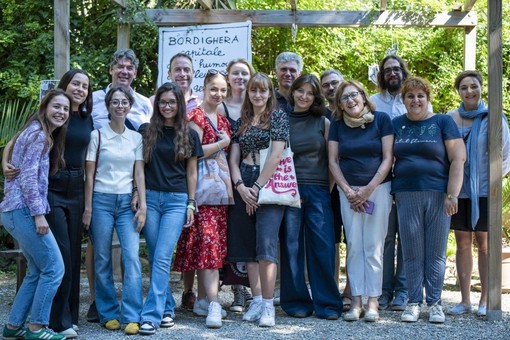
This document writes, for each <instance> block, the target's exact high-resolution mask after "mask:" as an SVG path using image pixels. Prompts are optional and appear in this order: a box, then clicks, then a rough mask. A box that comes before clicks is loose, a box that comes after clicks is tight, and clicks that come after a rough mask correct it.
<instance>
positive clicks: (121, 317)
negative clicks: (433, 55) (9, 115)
mask: <svg viewBox="0 0 510 340" xmlns="http://www.w3.org/2000/svg"><path fill="white" fill-rule="evenodd" d="M275 64H276V65H275V67H276V69H275V74H276V80H277V82H278V88H277V89H274V87H273V83H272V80H271V79H270V77H269V76H268V75H267V74H265V73H262V72H255V70H254V68H253V66H252V65H251V64H250V63H249V62H248V61H247V60H245V59H234V60H232V61H230V63H229V64H228V66H227V69H226V70H216V69H210V70H208V72H207V73H206V75H205V78H204V87H203V97H199V96H197V95H196V94H195V93H193V91H192V89H191V83H192V81H193V76H194V68H193V62H192V59H191V58H190V56H188V55H186V54H183V53H178V54H176V55H175V56H173V57H172V59H171V60H170V63H169V71H168V76H169V79H170V80H171V81H170V82H168V83H165V84H163V85H161V86H160V87H159V88H158V89H157V91H156V93H155V95H154V96H153V97H151V98H150V99H149V98H147V97H144V96H142V95H141V94H139V93H137V92H136V91H134V90H133V89H132V87H131V83H132V82H133V80H134V79H135V78H136V74H137V69H138V59H137V58H136V55H135V54H134V52H133V51H132V50H118V51H117V52H116V53H115V54H114V56H113V58H112V63H111V65H110V69H109V72H110V75H111V77H112V83H111V84H110V85H109V86H108V87H107V88H106V89H105V90H99V91H95V92H92V86H91V81H90V77H89V76H88V74H87V73H86V72H85V71H82V70H77V69H73V70H70V71H68V72H67V73H66V74H65V75H64V76H63V77H62V79H61V81H60V83H59V85H58V88H57V89H55V90H51V91H50V92H49V93H48V94H47V95H46V96H45V98H44V99H43V100H42V102H41V104H40V108H39V110H38V111H37V112H36V113H35V114H34V115H33V116H32V117H31V118H30V120H29V122H28V123H27V125H26V126H25V127H24V128H23V129H22V130H21V131H20V133H18V134H17V135H16V136H15V137H14V138H13V139H12V140H11V142H10V143H9V144H8V146H7V148H6V150H5V152H4V157H3V160H2V168H3V172H4V175H5V177H6V183H5V197H4V200H3V201H2V203H1V204H0V211H1V212H2V218H3V223H4V225H5V227H6V229H7V231H8V232H9V233H10V234H11V235H12V236H13V237H14V238H15V239H16V240H17V242H18V243H19V245H20V248H21V249H22V251H23V253H24V255H25V257H26V258H27V261H28V268H29V270H28V275H27V276H26V278H25V280H24V281H23V284H22V286H21V287H20V290H19V292H18V294H17V295H16V298H15V301H14V303H13V307H12V312H11V314H10V316H9V319H8V321H7V324H6V325H5V327H4V330H3V336H4V338H13V339H14V338H23V337H26V338H30V339H65V338H66V337H67V338H75V337H76V336H77V334H78V333H77V331H78V326H77V325H78V321H79V320H78V319H79V318H78V314H79V313H78V312H79V290H80V288H79V279H80V265H81V230H82V227H83V228H85V229H86V230H88V233H89V247H88V249H87V253H86V266H87V275H88V278H89V285H90V291H91V299H92V304H91V306H90V308H89V311H88V313H87V320H89V321H93V322H100V323H101V324H102V325H104V327H106V328H107V329H109V330H118V329H120V328H121V325H125V327H124V332H125V333H126V334H138V333H139V334H143V335H151V334H155V333H156V331H157V329H158V328H160V327H171V326H173V325H174V318H175V305H176V303H175V300H174V298H173V295H172V290H171V286H170V285H169V274H170V270H171V266H172V264H173V269H174V270H176V271H180V272H182V273H183V281H184V292H183V295H182V305H183V306H184V307H187V308H190V309H192V310H193V313H194V314H195V315H198V316H204V317H206V319H205V323H206V326H207V327H209V328H219V327H221V326H222V319H223V318H225V317H226V315H227V313H226V311H225V310H224V309H223V308H222V306H221V305H220V303H219V300H218V288H219V284H220V275H219V270H220V269H221V268H222V267H223V266H224V264H225V262H226V261H229V262H235V263H239V262H244V263H246V268H247V272H248V278H249V286H250V287H249V288H250V291H251V293H250V292H248V290H247V289H246V288H245V287H242V286H233V287H232V290H233V292H234V295H235V299H234V303H233V304H232V306H231V310H233V311H236V312H243V311H245V313H244V315H243V320H245V321H250V322H257V324H258V326H261V327H272V326H274V325H275V307H274V304H275V301H274V295H275V288H276V287H277V286H278V285H279V287H280V294H281V295H280V298H279V300H280V304H281V308H282V309H283V311H284V312H285V313H287V314H288V315H290V316H292V317H296V318H304V317H308V316H310V315H312V314H315V316H316V317H318V318H323V319H327V320H336V319H338V318H340V317H341V316H342V312H344V313H343V319H344V320H347V321H356V320H360V319H361V318H364V320H365V321H369V322H375V321H377V320H379V310H384V309H387V308H390V307H391V308H392V309H393V310H397V311H402V314H401V320H402V321H404V322H416V321H417V320H418V318H419V316H420V312H421V310H423V309H424V306H425V304H426V306H428V311H429V321H430V322H433V323H442V322H444V321H445V316H444V312H443V309H442V307H441V292H442V287H443V279H444V273H445V265H446V246H447V241H448V233H449V230H450V227H451V228H452V229H454V230H455V236H456V240H457V268H458V273H459V279H460V284H461V293H462V301H461V302H460V303H459V304H458V305H456V306H455V307H454V308H452V309H450V310H449V311H448V313H449V314H452V315H456V314H462V313H467V312H471V310H472V308H473V307H472V305H471V301H470V294H469V291H470V284H471V283H470V278H471V272H472V254H471V245H472V238H473V235H475V239H476V242H477V245H478V251H479V254H478V255H479V256H478V264H479V272H480V278H481V286H482V294H481V297H480V302H479V305H478V310H477V314H478V315H485V313H486V299H487V275H488V273H487V196H488V166H489V165H488V159H487V157H488V156H487V148H488V141H487V138H488V119H487V114H488V109H487V107H486V106H485V104H484V102H483V100H482V99H481V94H482V86H483V82H482V78H481V76H480V73H479V72H477V71H464V72H462V73H460V74H459V75H458V77H457V78H456V80H455V84H454V87H455V89H456V91H457V92H458V94H459V96H460V99H461V104H460V106H459V107H458V108H457V109H454V110H452V111H451V112H449V113H448V114H445V115H440V114H434V113H433V111H432V106H431V95H432V94H431V92H432V89H431V86H430V84H429V83H428V81H427V80H425V79H423V78H420V77H415V76H412V75H411V74H410V72H409V70H408V68H407V65H406V64H405V63H404V61H403V60H402V59H401V58H400V57H398V56H395V55H389V56H387V57H385V58H384V59H383V60H382V61H381V63H380V66H379V73H378V85H379V89H380V92H379V93H377V94H375V95H373V96H371V97H370V96H369V95H368V92H367V91H366V89H365V88H364V86H363V85H362V84H361V83H360V82H358V81H356V80H344V79H343V76H342V74H341V73H340V72H339V71H337V70H327V71H325V72H324V73H323V74H322V75H321V77H320V78H318V77H316V76H315V75H312V74H301V72H302V69H303V61H302V59H301V57H300V56H299V55H297V54H295V53H292V52H283V53H281V54H279V55H278V57H277V58H276V63H275ZM326 104H327V105H326ZM502 119H503V173H507V172H508V171H509V170H510V166H509V164H510V162H509V159H508V155H509V151H510V138H509V135H510V134H509V130H508V124H507V122H506V119H505V118H504V115H503V116H502ZM289 145H290V147H291V148H292V152H293V164H294V167H295V172H296V179H297V187H298V191H299V195H300V198H301V204H300V208H298V207H295V206H287V205H285V204H260V203H259V201H258V198H259V193H260V191H261V190H262V189H263V188H264V186H265V185H266V184H267V183H268V181H269V180H270V179H271V177H272V176H273V174H274V173H275V171H276V169H277V168H278V167H279V165H280V161H282V154H283V152H284V151H285V148H288V147H289ZM263 150H265V151H267V157H266V158H265V159H261V156H260V155H261V151H263ZM265 151H264V152H265ZM217 154H225V155H226V157H227V159H228V170H229V171H228V172H226V171H222V174H223V175H222V176H221V177H222V178H220V176H219V175H218V173H219V171H220V169H219V167H220V165H219V164H218V163H217V162H216V161H211V157H212V156H214V155H217ZM211 162H216V163H214V164H213V163H211ZM261 164H263V165H261ZM201 166H204V167H208V168H209V174H210V173H211V172H213V173H214V174H213V175H215V176H217V177H218V179H215V178H213V177H211V181H212V182H215V181H218V182H220V183H223V182H222V181H225V180H224V178H225V173H229V174H230V179H228V180H227V181H226V182H228V181H230V182H228V184H229V185H231V186H232V187H233V198H234V203H233V204H232V205H228V204H227V203H229V200H228V199H227V200H224V201H221V203H219V204H216V205H200V204H197V199H199V200H202V198H201V197H198V196H199V192H198V191H197V185H198V184H199V183H198V182H199V181H198V176H199V175H198V173H199V168H200V167H201ZM224 167H225V168H226V164H224ZM84 178H85V180H84ZM230 183H231V184H230ZM223 184H225V183H223ZM207 187H209V189H210V190H215V189H214V188H215V186H214V185H207V186H206V188H205V190H207V189H208V188H207ZM200 195H202V193H200ZM229 195H230V196H232V195H231V194H229ZM213 196H214V195H213ZM342 226H343V232H344V240H345V243H346V247H347V260H346V267H347V279H348V281H347V285H346V287H345V290H344V292H343V294H340V292H339V289H338V276H339V275H338V266H339V265H338V262H339V261H338V257H339V256H338V249H339V248H338V244H339V243H340V241H341V239H342ZM140 233H143V235H144V237H145V239H146V242H147V247H148V251H149V261H150V265H151V267H150V269H151V270H150V287H149V291H148V294H147V296H146V298H145V300H144V299H143V293H142V270H141V265H140V260H139V252H138V250H139V239H140ZM397 235H398V246H396V245H397V242H396V238H397ZM114 238H118V241H119V243H120V248H121V250H122V256H121V259H122V268H123V289H122V296H121V304H119V302H118V300H117V297H116V292H115V286H114V281H113V270H112V250H111V245H112V241H113V240H114ZM396 249H397V256H396V259H397V261H396V262H397V263H396V270H395V250H396ZM174 251H175V260H174V263H172V259H173V255H174ZM278 265H279V266H280V273H279V274H278ZM195 275H196V277H197V292H196V294H195V293H194V292H193V287H194V278H195ZM278 275H279V280H278ZM278 281H279V282H278ZM424 289H425V296H426V299H425V304H424V301H423V290H424ZM364 296H365V297H367V298H368V301H367V306H366V308H365V307H364V306H363V303H362V301H363V297H364ZM239 297H241V298H240V299H239ZM248 297H250V300H251V303H249V306H248V303H247V300H248ZM246 307H247V309H246V310H245V308H246ZM29 314H30V320H29V322H28V327H25V322H26V320H27V317H28V315H29Z"/></svg>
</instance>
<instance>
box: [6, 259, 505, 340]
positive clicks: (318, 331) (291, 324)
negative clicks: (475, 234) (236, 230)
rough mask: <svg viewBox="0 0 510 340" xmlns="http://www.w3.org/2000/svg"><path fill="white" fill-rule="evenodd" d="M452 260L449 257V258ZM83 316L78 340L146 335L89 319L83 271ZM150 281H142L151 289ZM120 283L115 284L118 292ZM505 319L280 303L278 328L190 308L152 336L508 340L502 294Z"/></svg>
mask: <svg viewBox="0 0 510 340" xmlns="http://www.w3.org/2000/svg"><path fill="white" fill-rule="evenodd" d="M449 262H450V261H449ZM449 268H450V269H449V270H448V271H447V277H446V280H445V289H444V291H443V306H444V307H445V310H447V309H448V308H450V307H452V306H453V305H454V304H455V303H457V302H458V301H460V292H459V290H458V288H457V287H455V275H454V272H453V270H452V269H451V268H452V267H451V263H450V267H449ZM171 283H172V288H173V290H174V291H175V293H174V297H175V300H176V302H177V305H178V306H179V305H180V300H181V292H182V284H181V283H180V282H179V274H178V273H172V278H171ZM81 285H82V293H81V301H82V303H81V308H80V309H81V311H80V316H81V320H84V321H82V322H80V324H79V327H80V330H79V332H78V333H79V339H95V340H98V339H101V340H103V339H128V338H129V339H132V340H134V339H139V338H145V339H147V337H142V336H129V337H128V336H125V335H124V333H122V332H120V331H117V332H111V331H108V330H106V329H105V328H103V327H101V326H100V325H99V324H93V323H88V322H86V321H85V315H86V313H87V309H88V306H89V297H88V293H89V291H88V284H87V280H86V276H85V273H84V272H83V273H82V282H81ZM147 285H148V280H147V279H144V288H145V290H147ZM15 287H16V280H15V277H14V274H9V275H6V274H3V273H0V322H1V324H4V323H5V322H6V320H7V316H8V313H9V311H10V309H11V304H12V301H13V298H14V294H15ZM120 288H121V285H120V284H117V290H118V292H120ZM220 299H221V304H222V305H223V306H224V307H226V308H227V309H228V306H229V305H230V303H231V300H232V294H231V292H230V288H228V287H227V288H223V289H222V291H221V292H220ZM478 299H479V293H478V292H473V293H472V301H473V302H477V301H478ZM502 311H503V313H502V314H503V319H502V320H501V321H486V320H484V319H481V318H477V317H476V316H475V314H470V315H464V316H459V317H449V316H447V317H446V322H445V323H444V324H441V325H436V324H430V323H429V322H428V321H427V320H428V313H427V312H422V314H421V318H420V320H419V321H418V322H417V323H414V324H409V323H402V322H400V321H399V317H400V312H391V311H383V312H381V313H380V316H381V319H380V321H379V322H377V323H365V322H363V321H360V322H350V323H349V322H346V321H343V320H337V321H326V320H320V319H317V318H315V317H313V316H312V317H309V318H305V319H295V318H291V317H288V316H286V314H285V313H284V312H283V311H282V310H281V309H280V308H279V307H277V309H276V326H275V327H273V328H269V329H262V328H258V327H256V326H255V325H254V324H251V323H247V322H243V321H242V316H241V314H235V313H231V312H229V313H228V316H227V319H226V320H224V323H223V327H222V328H220V329H217V330H210V329H208V328H206V327H205V319H204V318H199V317H194V316H193V314H192V313H191V312H189V311H186V310H183V309H181V308H178V309H177V310H176V315H177V316H176V320H175V326H174V327H172V328H168V329H160V330H158V332H157V333H156V335H153V336H152V337H149V339H241V338H242V339H269V338H271V339H344V338H349V339H361V338H365V339H366V338H371V339H405V338H407V339H443V338H449V339H467V338H476V339H510V294H503V295H502Z"/></svg>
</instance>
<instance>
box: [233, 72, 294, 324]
mask: <svg viewBox="0 0 510 340" xmlns="http://www.w3.org/2000/svg"><path fill="white" fill-rule="evenodd" d="M247 91H248V92H247V96H246V98H245V100H244V103H243V106H242V109H241V118H239V120H238V121H237V122H236V124H235V125H234V132H235V134H234V140H233V144H232V146H231V149H230V161H229V164H230V169H231V172H232V181H233V182H234V183H235V189H236V191H237V192H236V193H235V202H236V203H235V206H233V207H232V208H231V209H230V212H231V216H230V219H231V221H233V222H234V223H231V230H230V232H229V237H230V238H231V240H232V242H231V243H230V247H229V259H230V260H231V261H234V262H246V263H247V267H248V278H249V280H250V287H251V291H252V295H253V302H252V303H251V304H250V307H249V309H248V311H247V312H246V313H245V314H244V316H243V320H245V321H257V320H259V326H262V327H271V326H274V324H275V319H274V318H275V314H274V306H273V293H274V286H275V280H276V269H277V268H276V265H277V258H278V255H277V242H278V232H279V229H280V223H281V221H282V219H283V217H284V215H285V214H286V209H287V207H285V206H283V205H258V203H257V199H258V194H259V190H260V189H261V188H262V184H263V183H266V182H268V181H269V179H270V178H271V176H272V175H273V174H274V172H275V170H276V168H277V166H278V164H279V163H280V157H281V154H282V151H283V149H284V147H285V143H286V142H287V141H288V138H289V121H288V118H287V114H286V113H285V112H283V111H275V107H276V100H275V93H274V89H273V85H272V83H271V80H270V79H269V77H268V76H267V75H266V74H264V73H256V74H255V75H254V76H253V77H252V78H251V79H250V80H249V82H248V84H247ZM268 147H270V154H269V158H268V159H267V160H266V162H265V165H264V167H263V168H262V169H260V161H261V159H260V155H259V151H260V150H261V149H266V148H268Z"/></svg>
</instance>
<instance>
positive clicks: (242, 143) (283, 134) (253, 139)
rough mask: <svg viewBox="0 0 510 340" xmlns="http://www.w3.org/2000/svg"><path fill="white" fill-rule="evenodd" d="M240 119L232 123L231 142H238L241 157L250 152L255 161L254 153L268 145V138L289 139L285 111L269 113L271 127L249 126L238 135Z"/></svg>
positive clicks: (274, 139)
mask: <svg viewBox="0 0 510 340" xmlns="http://www.w3.org/2000/svg"><path fill="white" fill-rule="evenodd" d="M240 126H241V119H238V120H237V121H236V124H234V127H233V130H234V138H233V140H232V143H237V144H239V147H240V148H241V153H242V159H244V158H246V156H248V155H249V154H250V153H251V154H252V158H253V159H254V162H255V153H257V152H259V150H262V149H267V148H268V147H269V139H270V138H271V140H273V141H280V142H286V141H288V140H289V118H288V116H287V113H286V112H283V111H281V110H278V111H273V113H272V115H271V129H270V130H267V129H261V128H260V127H258V126H249V127H248V128H247V129H246V130H245V131H244V132H243V134H242V135H239V128H240Z"/></svg>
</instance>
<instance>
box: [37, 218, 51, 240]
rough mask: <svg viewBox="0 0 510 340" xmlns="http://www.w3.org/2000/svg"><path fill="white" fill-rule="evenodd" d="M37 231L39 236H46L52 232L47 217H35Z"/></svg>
mask: <svg viewBox="0 0 510 340" xmlns="http://www.w3.org/2000/svg"><path fill="white" fill-rule="evenodd" d="M34 221H35V231H36V233H38V234H41V235H46V234H47V233H49V231H50V226H49V225H48V221H46V217H44V215H35V216H34Z"/></svg>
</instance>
